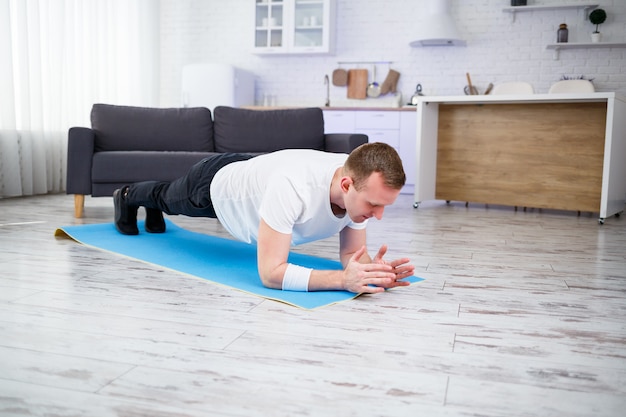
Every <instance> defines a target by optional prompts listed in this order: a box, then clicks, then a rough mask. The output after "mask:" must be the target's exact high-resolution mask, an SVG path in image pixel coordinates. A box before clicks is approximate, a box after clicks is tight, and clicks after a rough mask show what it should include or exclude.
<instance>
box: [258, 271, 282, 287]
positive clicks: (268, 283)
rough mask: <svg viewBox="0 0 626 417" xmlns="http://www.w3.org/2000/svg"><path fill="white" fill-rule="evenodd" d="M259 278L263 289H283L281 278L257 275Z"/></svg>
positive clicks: (270, 275)
mask: <svg viewBox="0 0 626 417" xmlns="http://www.w3.org/2000/svg"><path fill="white" fill-rule="evenodd" d="M259 275H260V277H261V283H262V284H263V286H264V287H267V288H272V289H274V290H282V289H283V279H282V277H280V278H276V277H273V276H272V274H263V273H260V274H259Z"/></svg>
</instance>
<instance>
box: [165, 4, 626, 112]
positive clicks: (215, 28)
mask: <svg viewBox="0 0 626 417" xmlns="http://www.w3.org/2000/svg"><path fill="white" fill-rule="evenodd" d="M573 3H581V4H588V3H597V4H599V5H600V7H602V8H604V9H605V10H606V11H607V14H608V18H607V21H606V22H605V23H604V24H602V25H601V26H600V31H601V32H602V33H603V42H626V1H624V0H596V1H591V2H590V1H588V0H534V1H533V0H529V1H528V4H529V5H534V4H573ZM508 5H510V1H509V0H451V14H452V15H453V17H454V19H455V21H456V22H457V26H458V29H459V32H460V33H461V34H462V35H463V37H464V38H465V39H466V40H467V44H468V45H467V47H440V48H437V47H429V48H411V47H410V46H409V45H408V43H409V41H411V40H412V38H413V36H412V30H413V29H414V27H415V25H416V22H417V21H418V20H419V17H420V13H423V12H424V8H425V3H424V2H423V1H422V0H385V1H380V0H337V36H336V52H335V55H332V56H258V55H254V54H253V53H252V47H251V46H252V42H253V38H252V36H253V32H252V27H251V25H252V22H253V13H254V1H253V0H161V39H160V41H161V68H160V70H161V83H160V87H161V91H160V97H161V103H160V104H161V105H162V106H178V105H180V104H181V101H180V74H181V69H182V67H183V66H184V65H185V64H188V63H196V62H226V63H230V64H233V65H236V66H239V67H241V68H245V69H247V70H249V71H252V72H253V73H255V74H256V75H257V85H256V97H257V102H258V103H261V101H262V97H263V94H265V93H270V94H273V95H276V96H277V104H279V105H323V103H324V97H325V91H326V90H325V86H324V84H323V80H324V75H325V74H328V75H330V74H331V73H332V71H333V69H335V68H336V67H337V62H338V61H358V60H363V61H392V62H393V64H392V68H394V69H396V70H397V71H399V72H400V73H401V74H402V75H401V77H400V82H399V89H400V91H402V93H403V96H404V100H405V101H406V100H408V98H409V97H410V96H411V95H412V94H413V91H414V89H415V85H416V84H417V83H418V82H419V83H421V84H422V85H423V87H424V92H425V93H426V94H433V95H434V94H436V95H448V94H460V93H462V89H463V86H464V85H465V84H466V79H465V73H466V72H470V74H471V75H472V81H473V83H474V84H476V85H477V86H478V87H479V88H480V89H484V88H485V87H486V86H487V84H489V83H490V82H493V83H494V84H496V83H499V82H503V81H512V80H525V81H529V82H531V83H532V84H533V85H534V87H535V91H536V92H537V93H545V92H547V90H548V88H549V87H550V85H551V84H552V83H553V82H555V81H558V80H559V79H560V77H561V76H562V75H568V76H579V75H585V76H587V77H590V78H594V84H595V86H596V90H598V91H621V92H624V93H626V48H598V49H573V50H566V51H561V53H560V59H559V60H554V59H553V53H552V51H548V50H546V49H545V45H546V44H547V43H553V42H554V41H555V39H556V30H557V28H558V25H559V24H560V23H567V25H568V27H569V41H570V42H589V36H590V35H589V34H590V33H591V32H592V31H593V29H594V26H593V25H592V24H591V23H590V22H589V21H586V20H585V19H584V12H583V11H582V9H580V10H578V9H573V10H556V11H541V12H538V11H533V12H524V13H517V15H516V19H515V22H513V23H512V22H511V17H510V15H509V13H504V12H502V8H503V7H506V6H508ZM377 71H378V78H379V82H382V80H383V78H384V76H385V75H386V72H387V66H379V67H378V68H377ZM330 94H331V103H332V102H333V100H339V99H343V98H345V94H346V89H345V87H334V86H331V92H330Z"/></svg>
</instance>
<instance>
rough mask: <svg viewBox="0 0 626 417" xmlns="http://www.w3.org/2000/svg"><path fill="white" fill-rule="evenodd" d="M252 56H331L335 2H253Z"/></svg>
mask: <svg viewBox="0 0 626 417" xmlns="http://www.w3.org/2000/svg"><path fill="white" fill-rule="evenodd" d="M255 3H256V10H255V31H254V52H255V53H258V54H316V53H319V54H329V53H332V52H333V46H334V45H333V43H334V32H335V0H255Z"/></svg>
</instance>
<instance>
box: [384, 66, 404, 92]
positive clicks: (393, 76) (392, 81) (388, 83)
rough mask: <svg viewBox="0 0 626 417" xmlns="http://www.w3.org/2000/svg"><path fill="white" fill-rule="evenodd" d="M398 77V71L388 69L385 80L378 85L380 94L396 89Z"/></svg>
mask: <svg viewBox="0 0 626 417" xmlns="http://www.w3.org/2000/svg"><path fill="white" fill-rule="evenodd" d="M399 78H400V73H399V72H398V71H396V70H392V69H389V72H388V73H387V77H386V78H385V81H383V83H382V85H381V86H380V94H381V95H385V94H387V93H390V92H391V93H395V92H396V91H397V87H398V79H399Z"/></svg>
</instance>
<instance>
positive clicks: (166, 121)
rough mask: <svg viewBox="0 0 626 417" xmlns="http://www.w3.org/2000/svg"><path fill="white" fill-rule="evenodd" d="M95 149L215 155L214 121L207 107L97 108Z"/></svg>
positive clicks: (93, 114)
mask: <svg viewBox="0 0 626 417" xmlns="http://www.w3.org/2000/svg"><path fill="white" fill-rule="evenodd" d="M91 127H92V129H93V130H94V131H95V134H96V139H95V146H94V149H95V151H96V152H103V151H187V152H194V151H195V152H212V151H213V150H214V143H213V121H212V119H211V111H210V110H209V109H207V108H204V107H195V108H169V109H159V108H150V107H131V106H114V105H110V104H94V106H93V108H92V110H91Z"/></svg>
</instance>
